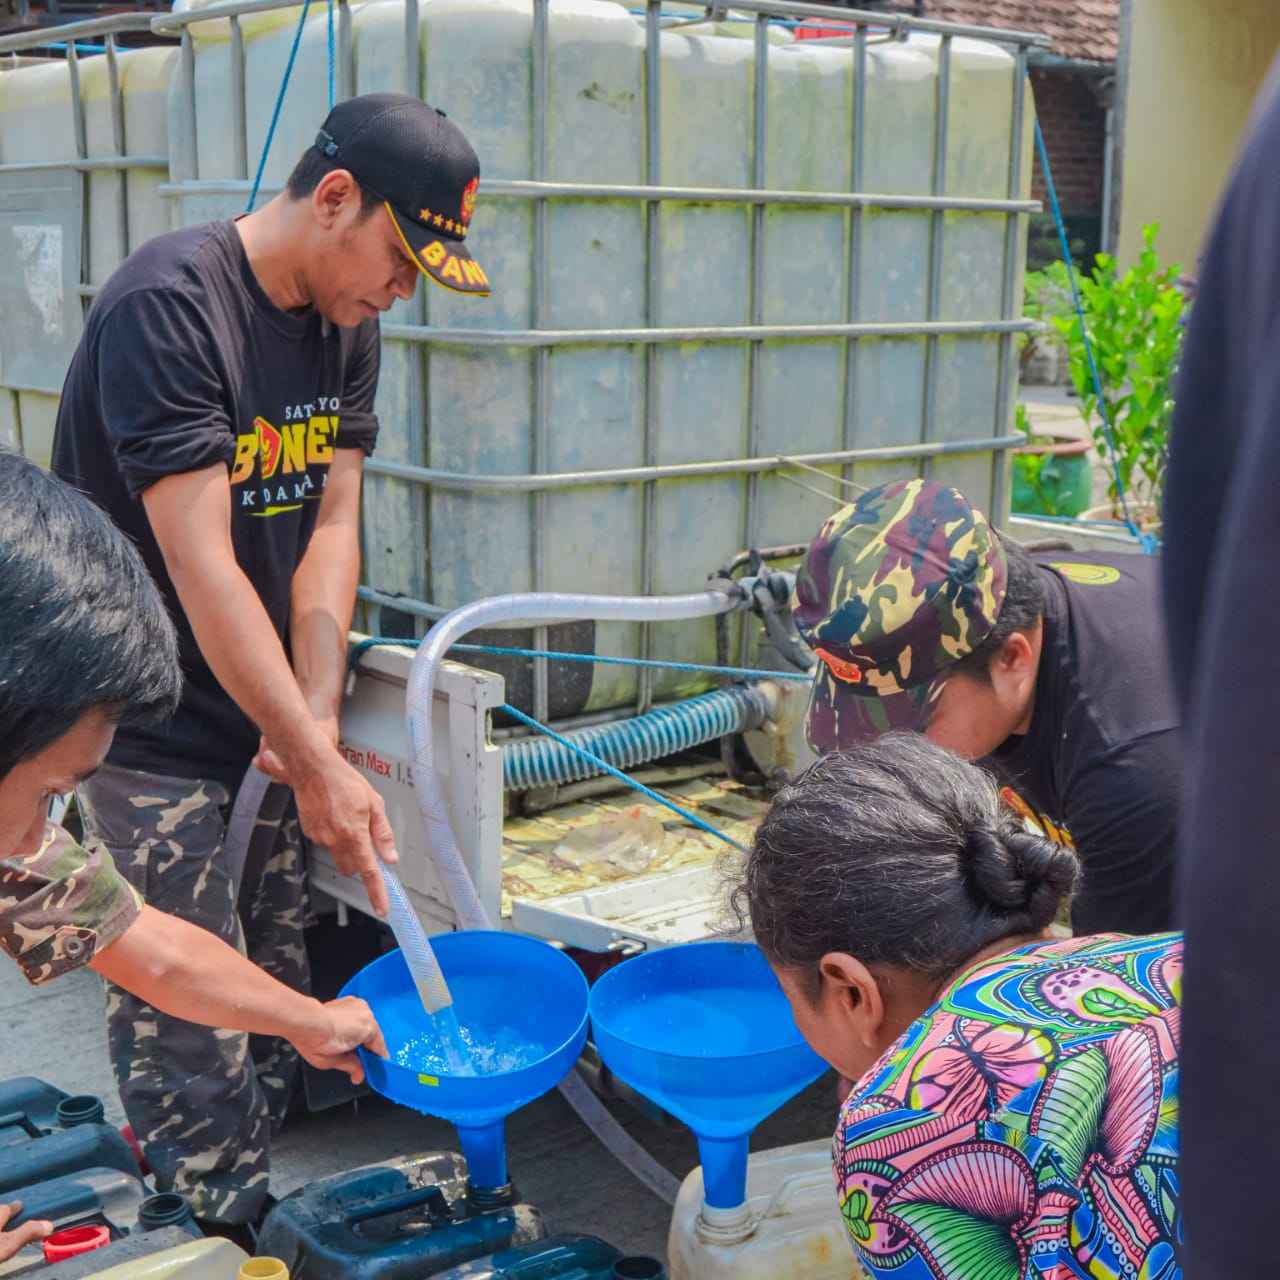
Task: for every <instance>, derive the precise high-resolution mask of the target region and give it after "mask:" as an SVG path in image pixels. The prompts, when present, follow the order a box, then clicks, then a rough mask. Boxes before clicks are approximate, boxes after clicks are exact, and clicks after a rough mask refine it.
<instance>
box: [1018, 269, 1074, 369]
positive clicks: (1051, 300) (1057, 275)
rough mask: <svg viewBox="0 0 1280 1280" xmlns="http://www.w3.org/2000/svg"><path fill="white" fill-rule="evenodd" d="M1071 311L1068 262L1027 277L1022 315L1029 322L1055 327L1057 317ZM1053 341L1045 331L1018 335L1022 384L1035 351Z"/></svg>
mask: <svg viewBox="0 0 1280 1280" xmlns="http://www.w3.org/2000/svg"><path fill="white" fill-rule="evenodd" d="M1072 270H1074V268H1072ZM1071 307H1072V303H1071V278H1070V276H1069V275H1068V274H1067V265H1066V263H1065V262H1063V261H1062V260H1061V259H1058V260H1057V261H1056V262H1051V263H1049V264H1048V266H1046V267H1045V268H1044V269H1043V270H1041V271H1028V272H1027V273H1026V275H1025V276H1024V278H1023V288H1022V314H1023V315H1024V316H1025V317H1026V318H1027V319H1028V320H1041V321H1044V322H1046V323H1049V324H1054V325H1055V326H1056V322H1057V319H1058V317H1060V316H1065V315H1068V314H1070V312H1071ZM1053 341H1056V339H1055V337H1054V335H1053V334H1052V333H1045V332H1043V331H1042V332H1041V333H1038V334H1034V333H1030V334H1029V333H1024V334H1020V335H1019V346H1018V365H1019V372H1020V375H1021V377H1022V380H1023V381H1025V380H1026V371H1027V365H1028V363H1029V362H1030V360H1031V357H1032V356H1033V355H1034V354H1035V352H1036V348H1037V347H1038V346H1039V345H1040V344H1041V343H1045V342H1053Z"/></svg>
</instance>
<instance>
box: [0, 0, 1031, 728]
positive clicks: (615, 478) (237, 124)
mask: <svg viewBox="0 0 1280 1280" xmlns="http://www.w3.org/2000/svg"><path fill="white" fill-rule="evenodd" d="M643 3H644V12H645V22H644V26H645V69H644V76H645V89H646V94H645V98H646V102H645V138H646V144H647V145H646V182H645V183H643V184H636V185H619V184H595V183H578V182H553V181H548V180H547V179H546V169H547V127H546V106H547V100H548V75H549V40H548V28H549V8H550V0H533V35H532V41H533V44H532V53H533V116H532V119H533V131H534V132H533V173H532V175H531V177H530V178H529V179H528V180H487V181H486V182H485V184H484V193H485V195H486V197H496V198H500V199H509V200H530V201H532V202H533V215H534V216H533V235H534V240H533V245H534V252H533V299H534V300H533V324H532V326H531V327H530V328H527V329H470V328H450V327H428V326H427V325H425V324H423V323H413V324H384V325H383V326H382V336H383V339H384V341H389V342H401V343H420V344H435V345H464V344H465V345H468V346H482V347H524V348H533V349H534V350H535V351H536V356H535V359H534V372H533V377H534V384H533V409H534V422H533V469H532V470H531V471H529V472H527V473H524V474H511V475H494V474H479V473H465V472H454V471H445V470H440V469H436V468H431V467H424V466H417V465H413V464H410V463H404V462H393V461H388V460H383V459H378V458H376V457H375V458H371V459H369V460H368V462H367V463H366V469H367V470H368V472H369V473H370V474H372V475H376V476H386V477H392V478H395V479H399V480H401V481H405V482H408V483H410V484H413V485H417V486H424V487H427V486H429V487H431V488H434V489H437V490H456V491H467V492H473V493H480V492H489V493H493V492H507V493H513V492H520V493H527V494H529V495H530V498H531V502H532V529H533V534H532V541H531V565H530V576H531V582H532V587H533V590H535V591H542V590H546V589H547V581H546V574H545V566H546V561H547V549H546V546H545V545H544V540H545V520H544V519H543V512H544V504H545V501H546V495H547V494H548V493H550V492H552V491H555V490H563V489H569V488H574V487H579V486H588V485H600V484H610V483H631V484H641V485H643V487H644V503H643V513H642V523H641V531H642V533H641V536H642V543H643V545H642V552H641V563H642V565H643V569H642V573H643V577H644V581H643V587H642V589H643V592H644V593H645V594H652V593H653V591H654V585H655V584H654V581H653V567H654V545H653V543H654V536H655V495H656V489H655V485H656V482H657V481H660V480H664V479H672V478H688V477H694V476H708V475H726V474H737V475H743V476H745V477H746V478H747V493H746V503H745V519H744V522H743V523H744V528H743V530H742V544H741V545H743V546H752V545H755V544H756V543H757V541H758V537H759V531H758V508H759V502H758V492H759V479H760V476H761V475H762V474H763V473H767V472H779V471H783V470H786V469H788V468H796V467H797V466H798V467H800V468H802V469H803V468H804V467H818V466H827V467H832V466H839V467H840V475H841V476H842V477H844V478H846V479H847V478H848V477H849V473H850V470H851V468H852V466H853V465H854V464H857V463H873V462H886V461H893V460H901V459H914V460H916V461H917V462H918V464H919V468H920V471H921V473H922V474H924V475H928V474H929V469H930V463H931V460H932V459H933V458H935V457H938V456H940V455H943V454H978V453H985V452H989V453H990V454H991V455H992V461H991V466H992V487H991V493H992V502H991V508H992V512H993V515H995V517H996V519H997V520H998V521H1003V518H1004V516H1005V514H1006V508H1007V470H1008V456H1007V455H1008V451H1009V450H1010V449H1012V448H1014V447H1015V446H1016V445H1017V444H1019V443H1020V441H1021V437H1020V436H1018V435H1017V434H1013V433H1011V432H1010V422H1011V407H1012V406H1011V400H1010V395H1011V391H1012V379H1013V375H1014V371H1015V362H1014V360H1013V343H1014V338H1015V336H1016V335H1017V334H1019V333H1027V332H1031V331H1033V330H1034V329H1035V328H1036V325H1035V323H1034V322H1032V321H1028V320H1024V319H1022V318H1021V317H1020V311H1021V306H1020V301H1021V300H1020V298H1019V297H1018V296H1017V288H1016V285H1017V280H1018V275H1019V270H1020V265H1021V264H1020V263H1019V260H1018V246H1019V219H1020V218H1023V217H1026V216H1027V215H1029V214H1031V213H1034V212H1036V211H1038V209H1039V208H1040V205H1039V203H1038V202H1037V201H1034V200H1026V199H1021V198H1020V193H1021V190H1022V183H1023V177H1024V174H1023V162H1024V155H1023V152H1024V131H1025V95H1026V82H1027V77H1026V70H1027V57H1028V51H1029V50H1030V49H1031V48H1033V47H1035V46H1044V45H1047V44H1048V39H1047V38H1046V37H1044V36H1041V35H1038V34H1035V33H1030V32H1021V31H1007V30H1002V29H998V28H992V27H984V26H975V25H963V24H957V23H948V22H941V21H936V20H932V19H926V18H916V17H911V16H908V15H905V14H889V13H876V12H869V11H864V10H856V9H839V8H832V7H830V6H828V5H819V4H806V3H799V2H797V0H735V3H734V4H733V5H732V6H731V8H732V9H733V11H734V13H735V14H737V13H744V14H751V15H754V47H755V53H754V80H755V83H754V90H755V91H754V106H753V115H754V119H753V131H754V157H753V173H752V185H751V186H750V187H746V188H724V187H711V188H703V187H690V186H669V185H663V183H662V175H661V172H660V166H661V148H660V146H659V136H660V133H659V131H660V110H661V108H660V95H659V85H660V77H661V59H660V53H659V35H660V32H661V31H662V30H663V29H664V28H663V26H662V3H663V0H643ZM404 4H405V19H404V20H405V41H404V50H405V54H404V64H405V65H404V83H405V85H406V87H407V89H408V91H409V92H411V93H414V94H417V93H418V92H419V85H420V78H421V70H422V66H421V63H422V49H421V45H420V43H419V38H418V33H419V16H420V5H419V0H404ZM293 7H296V0H223V2H222V3H217V4H214V5H211V6H209V7H207V8H202V9H199V10H195V11H190V12H187V13H175V14H164V15H161V16H158V17H151V16H148V15H142V14H126V15H118V16H114V17H108V18H99V19H92V20H90V21H87V22H77V23H71V24H67V25H65V26H61V27H55V28H50V29H48V30H44V31H40V32H32V33H24V34H21V35H16V36H7V37H3V38H0V54H4V53H10V54H14V55H16V54H17V53H18V52H20V51H21V50H24V49H31V48H37V47H48V46H50V45H51V44H52V43H55V42H65V49H66V58H67V62H68V64H69V67H70V74H71V85H72V100H73V102H72V106H73V111H74V113H75V137H76V144H77V152H78V156H79V158H78V159H77V160H75V161H52V162H49V163H47V164H46V165H44V166H41V165H35V164H21V165H0V173H4V172H6V171H10V172H14V171H19V170H32V169H36V168H41V167H44V168H48V169H67V168H72V169H78V170H80V171H81V172H82V173H83V174H85V175H86V176H87V174H88V172H90V171H92V170H118V171H119V172H120V175H121V180H120V190H119V196H118V199H119V200H120V202H121V211H122V214H123V212H124V210H125V209H126V207H127V206H126V203H125V202H126V201H127V192H126V189H125V180H126V173H127V171H128V170H129V169H134V168H146V169H152V170H154V169H162V170H163V169H169V170H170V179H171V181H170V183H169V184H167V185H164V186H162V187H160V189H159V190H160V193H161V194H163V195H167V196H179V195H183V194H201V195H224V196H225V195H240V194H243V195H247V194H248V192H249V190H250V186H251V184H250V180H249V178H250V167H249V162H250V158H249V154H248V144H247V136H248V135H247V121H246V106H245V95H244V81H245V41H244V35H243V31H242V29H241V24H240V18H241V17H243V16H245V15H248V14H256V13H262V12H266V11H269V10H277V9H286V8H293ZM726 13H727V9H726V7H725V6H723V5H719V4H713V5H709V6H708V9H707V16H706V18H702V17H697V18H692V19H691V20H690V21H691V22H703V21H706V20H708V19H717V18H723V17H724V16H725V15H726ZM334 17H335V24H334V25H335V30H336V44H337V58H336V68H335V79H336V95H337V97H338V98H339V99H341V98H343V97H348V96H350V94H351V92H352V86H353V85H354V83H355V47H354V40H353V33H352V16H351V9H350V5H349V3H348V0H334ZM805 18H816V19H824V20H826V21H828V22H838V23H839V24H841V26H848V27H851V28H852V29H853V33H852V36H851V39H852V44H853V50H854V52H853V57H854V68H855V74H854V93H853V103H852V110H853V113H854V121H853V130H852V156H851V175H852V181H851V184H850V185H851V187H852V188H853V190H851V191H848V192H843V191H831V192H827V191H784V190H775V189H770V188H768V187H767V186H766V185H765V172H764V167H765V159H766V152H765V138H766V129H767V114H768V107H767V92H766V90H767V83H768V82H767V77H768V67H769V54H770V48H771V45H770V41H769V39H768V29H769V22H770V20H771V19H783V20H798V19H805ZM214 19H227V20H228V22H229V27H230V42H231V53H232V57H231V75H232V83H231V85H230V86H229V91H230V98H231V102H232V104H233V113H234V115H233V119H234V133H233V138H232V144H233V154H234V159H235V168H236V170H237V176H236V178H234V179H231V180H225V179H216V180H201V178H200V176H199V173H198V171H196V169H197V165H198V151H197V145H196V90H195V62H196V55H195V44H194V40H193V37H192V33H191V26H192V24H194V23H198V22H209V21H211V20H214ZM872 29H874V30H875V32H876V33H877V34H876V35H875V36H872V35H871V34H870V32H871V30H872ZM140 30H150V31H151V32H152V33H153V35H155V36H168V37H175V36H176V37H178V38H179V40H180V46H181V51H180V57H179V62H178V68H177V72H176V74H177V76H178V78H179V87H180V94H181V99H182V112H181V128H182V129H183V130H184V131H185V133H186V137H185V139H184V140H183V142H184V145H183V146H182V147H180V148H179V147H176V146H175V142H174V140H173V139H170V151H171V153H172V154H175V155H179V154H184V153H185V155H187V156H189V157H191V161H190V163H191V169H192V172H190V173H175V172H173V170H172V168H171V167H170V160H169V157H161V156H141V157H126V156H125V155H124V154H123V153H124V150H125V141H124V111H123V99H122V93H121V85H120V77H119V73H118V69H117V67H116V57H117V42H116V37H117V35H118V34H119V33H123V32H130V31H140ZM879 33H887V38H889V39H904V38H905V37H906V36H908V35H910V34H912V33H923V34H932V35H936V36H938V37H939V38H940V51H939V60H938V67H939V70H938V81H937V101H936V121H937V124H936V128H935V131H934V139H933V157H932V175H931V191H930V193H929V194H928V195H910V196H906V195H892V194H881V193H869V192H864V191H862V190H861V189H860V188H861V186H862V174H863V164H862V161H863V154H864V150H865V137H864V134H865V122H866V111H865V109H864V108H865V95H866V84H867V48H868V44H869V43H874V42H875V41H876V40H878V39H880V38H881V35H880V34H879ZM92 36H103V37H105V44H106V57H107V58H108V69H109V77H110V90H111V111H112V126H113V136H114V138H115V141H116V150H117V154H116V155H113V156H106V157H97V158H87V155H86V153H87V146H86V141H85V118H84V116H85V112H84V103H83V101H82V99H81V95H80V91H79V78H78V65H77V64H78V57H77V52H76V48H75V42H76V41H77V40H84V39H87V38H89V37H92ZM960 37H968V38H973V39H977V40H984V41H987V42H990V43H993V44H998V45H1001V46H1006V47H1010V48H1011V49H1012V51H1013V56H1014V63H1015V65H1014V74H1013V81H1012V83H1013V93H1012V99H1013V100H1012V105H1011V113H1010V118H1011V131H1010V146H1009V156H1008V182H1007V197H1006V198H1004V199H990V198H970V197H958V196H952V195H948V194H947V165H946V161H947V134H948V113H949V106H950V81H951V75H950V68H951V45H952V41H953V40H954V39H956V38H960ZM277 189H278V187H272V186H264V187H263V188H262V190H263V191H264V192H273V191H275V190H277ZM565 198H573V199H599V200H611V201H631V202H636V203H639V204H641V205H642V206H643V208H644V211H645V227H646V232H645V240H646V258H645V282H646V290H645V315H646V321H647V323H646V325H645V327H642V328H627V329H581V328H580V329H550V328H547V327H546V324H545V319H546V316H547V313H548V279H547V277H548V271H547V262H548V255H547V204H548V201H551V200H556V199H565ZM667 201H698V202H703V203H713V204H715V203H727V204H739V205H748V206H750V207H751V209H752V224H751V236H750V260H749V272H750V281H751V293H750V323H749V324H746V325H733V326H705V327H692V328H691V327H663V326H661V325H659V323H658V318H657V314H656V297H657V277H658V269H659V261H660V243H659V217H658V214H659V209H660V207H661V205H662V204H663V202H667ZM773 204H787V205H806V206H819V207H827V208H834V209H847V210H849V211H850V217H851V224H852V225H851V252H850V254H849V269H848V279H847V282H846V287H845V291H844V295H845V296H844V310H845V320H844V322H843V323H838V324H808V325H806V324H765V323H764V322H763V311H764V290H763V281H764V248H763V245H764V215H765V208H766V206H768V205H773ZM868 209H872V210H881V209H889V210H893V209H897V210H915V211H924V212H928V213H929V214H930V224H929V260H928V269H927V276H926V281H927V284H926V316H925V319H924V320H921V321H909V322H893V323H877V322H875V321H868V320H865V319H863V318H862V317H861V315H860V312H859V290H858V284H857V281H858V277H859V269H860V260H861V256H862V231H863V213H864V211H865V210H868ZM954 212H963V213H985V214H998V215H1003V216H1004V219H1005V232H1004V245H1003V267H1002V278H1001V305H1000V315H999V316H998V318H996V319H992V320H960V321H947V320H941V319H939V315H940V310H941V293H942V274H943V273H942V244H943V218H944V216H945V215H946V214H947V213H954ZM87 222H88V220H87V218H86V219H85V227H86V230H85V234H84V250H83V253H82V259H81V284H80V288H79V293H80V296H81V298H82V299H85V300H88V299H91V298H92V297H93V296H94V294H95V293H96V289H95V288H94V287H93V286H91V285H90V284H88V280H89V278H90V277H89V267H90V263H89V251H88V234H87ZM121 226H122V228H123V231H122V237H123V242H122V245H121V248H122V250H123V252H124V253H126V254H127V252H128V251H129V249H130V247H131V246H130V245H129V243H128V221H127V217H124V216H122V218H121ZM415 306H416V307H417V308H418V315H419V317H421V315H422V314H423V313H422V311H421V300H420V297H419V298H418V299H417V300H415ZM982 334H997V335H999V338H1000V342H999V349H998V365H997V387H996V411H995V415H994V419H995V420H994V422H993V424H992V433H991V435H990V436H986V437H979V438H974V439H964V440H948V441H939V440H935V439H932V438H931V437H932V435H933V431H934V427H935V423H936V419H937V389H938V340H939V339H940V338H943V337H951V336H972V335H982ZM884 337H889V338H892V337H924V338H925V339H926V351H925V388H924V403H923V412H922V415H921V429H920V437H919V441H918V443H914V444H900V445H892V446H886V447H870V448H865V447H864V448H859V447H857V445H856V444H855V439H856V426H857V423H856V413H855V408H854V397H853V389H854V385H855V382H856V378H857V365H858V340H859V339H860V338H884ZM777 338H793V339H802V338H843V339H845V341H846V346H847V353H846V361H845V372H844V394H843V399H844V427H843V436H844V446H845V447H843V448H841V449H837V450H830V451H826V452H822V453H808V454H800V455H778V456H757V454H758V445H759V440H760V395H759V388H760V379H761V368H760V366H761V358H760V356H761V350H762V345H763V343H764V342H765V341H767V340H769V339H777ZM743 341H745V342H746V343H747V344H748V366H747V367H748V382H747V393H746V394H747V417H748V445H749V448H748V456H747V457H744V458H736V459H720V460H715V461H705V462H686V463H671V464H659V463H657V462H656V460H655V458H656V447H655V446H656V438H657V423H656V416H657V405H658V397H657V396H656V395H655V394H654V388H655V380H656V364H657V361H656V352H657V349H658V347H659V345H661V344H671V343H681V342H700V343H714V342H743ZM567 344H573V345H578V346H598V345H606V344H607V345H619V344H632V345H640V346H642V347H643V348H644V351H645V369H644V397H645V406H644V408H645V412H644V456H645V458H646V460H647V461H646V463H645V465H641V466H629V467H618V468H606V469H595V470H586V471H566V472H548V471H546V470H545V462H544V460H545V459H547V458H548V456H549V443H548V442H549V433H550V422H549V415H548V388H547V383H548V376H547V369H548V358H549V353H550V350H551V348H552V347H555V346H560V345H567ZM358 590H359V597H360V599H361V600H362V601H363V602H364V603H365V605H366V606H376V607H378V608H382V607H386V608H392V609H395V610H398V611H400V612H401V613H404V614H408V615H410V616H412V617H415V618H417V619H421V620H422V621H423V622H430V621H434V620H436V619H438V618H440V617H442V616H443V615H444V614H445V613H447V612H448V609H447V608H446V607H445V606H442V605H439V604H434V603H432V602H429V601H426V600H416V599H412V598H408V597H405V596H400V595H395V596H392V595H390V594H387V593H384V592H383V591H380V590H378V589H377V588H376V587H375V586H372V585H370V584H368V583H362V584H361V585H360V587H359V589H358ZM743 625H744V627H745V625H746V620H745V619H744V623H743ZM652 637H653V624H651V623H646V624H643V626H642V629H641V639H640V656H641V657H643V658H650V657H652V656H653V644H652ZM744 637H745V631H744ZM547 640H548V636H547V628H546V627H545V626H543V627H539V628H537V629H536V631H535V634H534V647H536V648H539V649H545V648H547V647H548V643H547ZM744 652H745V649H744ZM652 703H653V673H652V670H650V669H645V670H643V671H642V672H641V674H640V678H639V682H638V693H637V697H636V702H635V707H634V711H635V712H636V713H643V712H644V711H646V710H648V709H649V707H650V706H651V705H652ZM548 705H549V694H548V661H547V659H545V658H538V659H535V660H534V682H533V714H534V715H535V717H537V718H538V719H540V720H543V721H544V722H545V721H546V720H547V719H548V718H549V717H548ZM616 714H625V712H621V711H620V712H618V713H616ZM591 718H600V717H599V716H594V717H591Z"/></svg>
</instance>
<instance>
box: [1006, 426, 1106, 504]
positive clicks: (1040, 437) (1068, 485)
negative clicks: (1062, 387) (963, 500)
mask: <svg viewBox="0 0 1280 1280" xmlns="http://www.w3.org/2000/svg"><path fill="white" fill-rule="evenodd" d="M1017 428H1018V430H1019V431H1020V432H1021V433H1022V435H1023V436H1025V437H1026V443H1025V444H1022V445H1019V446H1018V447H1017V448H1016V449H1015V450H1014V451H1013V502H1012V506H1013V510H1014V511H1015V512H1017V513H1018V514H1019V515H1043V516H1078V515H1080V514H1081V512H1083V511H1084V510H1085V509H1086V508H1087V507H1088V506H1089V496H1090V490H1091V486H1092V480H1093V476H1092V470H1091V467H1090V461H1089V450H1090V448H1091V446H1092V442H1091V441H1090V440H1089V439H1088V438H1087V437H1082V436H1073V435H1067V434H1066V433H1064V432H1057V431H1043V430H1042V431H1035V430H1034V429H1033V427H1032V425H1031V419H1030V417H1029V416H1028V415H1027V406H1026V405H1024V404H1019V405H1018V409H1017Z"/></svg>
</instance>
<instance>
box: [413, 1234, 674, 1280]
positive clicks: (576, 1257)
mask: <svg viewBox="0 0 1280 1280" xmlns="http://www.w3.org/2000/svg"><path fill="white" fill-rule="evenodd" d="M666 1274H667V1271H666V1268H665V1267H664V1266H663V1265H662V1263H661V1262H659V1261H658V1259H657V1258H644V1257H630V1258H628V1257H624V1256H623V1255H622V1253H621V1252H619V1250H617V1249H615V1248H614V1247H613V1245H611V1244H606V1243H605V1242H604V1241H603V1240H600V1239H598V1238H597V1237H596V1236H582V1235H555V1236H548V1237H547V1238H546V1239H545V1240H538V1241H535V1242H534V1243H532V1244H524V1245H520V1246H519V1247H518V1248H515V1249H504V1250H503V1251H502V1252H501V1253H495V1254H491V1255H490V1256H489V1257H487V1258H478V1259H477V1260H476V1261H475V1262H467V1263H464V1264H463V1265H462V1266H460V1267H450V1268H449V1270H448V1271H442V1272H440V1273H439V1275H438V1276H437V1278H436V1280H665V1277H666Z"/></svg>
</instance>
